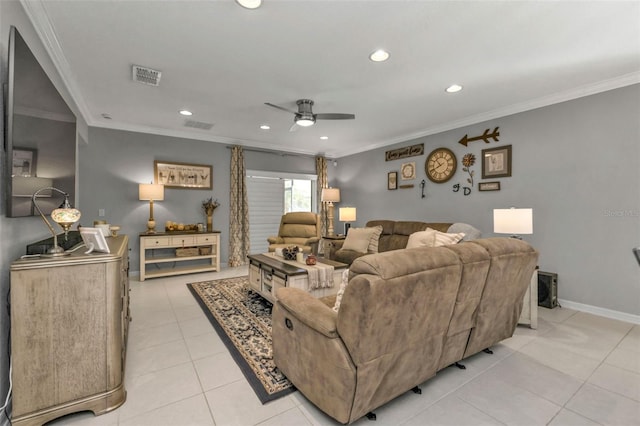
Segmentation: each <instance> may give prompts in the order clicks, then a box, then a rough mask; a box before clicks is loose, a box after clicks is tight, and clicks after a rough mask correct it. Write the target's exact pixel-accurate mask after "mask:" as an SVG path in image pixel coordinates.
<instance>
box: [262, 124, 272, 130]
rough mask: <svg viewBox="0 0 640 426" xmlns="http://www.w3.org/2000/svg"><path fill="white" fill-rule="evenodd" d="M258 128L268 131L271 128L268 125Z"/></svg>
mask: <svg viewBox="0 0 640 426" xmlns="http://www.w3.org/2000/svg"><path fill="white" fill-rule="evenodd" d="M260 128H261V129H262V130H269V129H270V128H271V126H269V125H268V124H263V125H262V126H260Z"/></svg>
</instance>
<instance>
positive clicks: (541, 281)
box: [538, 271, 558, 309]
mask: <svg viewBox="0 0 640 426" xmlns="http://www.w3.org/2000/svg"><path fill="white" fill-rule="evenodd" d="M538 306H543V307H545V308H549V309H552V308H555V307H556V306H558V274H555V273H553V272H542V271H538Z"/></svg>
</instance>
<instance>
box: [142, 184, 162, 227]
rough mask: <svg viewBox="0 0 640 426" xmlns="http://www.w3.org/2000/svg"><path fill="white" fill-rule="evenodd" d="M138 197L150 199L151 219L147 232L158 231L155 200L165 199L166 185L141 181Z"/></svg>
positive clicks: (143, 199)
mask: <svg viewBox="0 0 640 426" xmlns="http://www.w3.org/2000/svg"><path fill="white" fill-rule="evenodd" d="M138 198H139V199H140V201H149V220H148V221H147V234H153V233H155V232H156V221H155V219H154V218H153V202H154V201H162V200H164V185H161V184H154V183H141V184H140V185H139V186H138Z"/></svg>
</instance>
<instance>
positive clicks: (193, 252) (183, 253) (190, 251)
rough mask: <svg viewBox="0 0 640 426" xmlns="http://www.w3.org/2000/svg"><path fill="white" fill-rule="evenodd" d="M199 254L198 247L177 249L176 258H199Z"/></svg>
mask: <svg viewBox="0 0 640 426" xmlns="http://www.w3.org/2000/svg"><path fill="white" fill-rule="evenodd" d="M198 254H199V252H198V247H188V248H179V249H176V256H178V257H188V256H197V255H198Z"/></svg>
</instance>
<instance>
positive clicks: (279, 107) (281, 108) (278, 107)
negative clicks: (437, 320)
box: [264, 102, 297, 114]
mask: <svg viewBox="0 0 640 426" xmlns="http://www.w3.org/2000/svg"><path fill="white" fill-rule="evenodd" d="M264 104H265V105H269V106H270V107H274V108H277V109H279V110H282V111H285V112H290V113H291V114H297V112H296V111H291V110H290V109H286V108H283V107H281V106H278V105H274V104H271V103H269V102H265V103H264Z"/></svg>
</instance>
